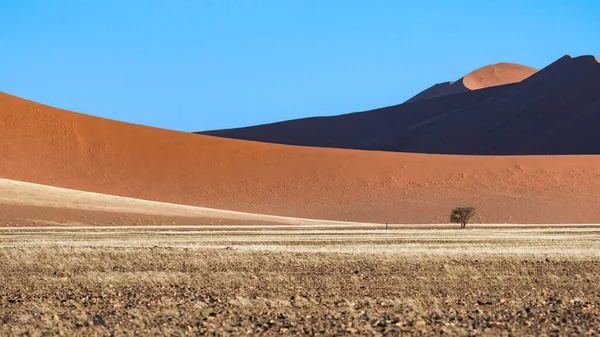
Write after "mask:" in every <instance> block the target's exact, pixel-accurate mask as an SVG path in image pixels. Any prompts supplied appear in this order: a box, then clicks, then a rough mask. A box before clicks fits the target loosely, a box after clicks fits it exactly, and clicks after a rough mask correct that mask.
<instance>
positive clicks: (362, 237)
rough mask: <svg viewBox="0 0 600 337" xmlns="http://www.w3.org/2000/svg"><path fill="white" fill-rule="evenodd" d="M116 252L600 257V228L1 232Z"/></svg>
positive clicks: (3, 242)
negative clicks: (167, 250)
mask: <svg viewBox="0 0 600 337" xmlns="http://www.w3.org/2000/svg"><path fill="white" fill-rule="evenodd" d="M10 247H13V248H22V249H24V248H27V247H38V248H39V247H78V248H86V247H87V248H98V247H113V248H114V247H122V248H148V247H150V248H152V247H172V248H177V249H183V248H188V249H194V250H197V249H227V250H232V249H233V250H239V251H272V252H290V253H345V254H395V255H397V254H400V255H409V256H419V257H426V256H455V257H460V256H464V255H473V256H480V257H485V256H493V255H518V256H522V255H530V256H538V257H539V256H562V257H563V258H565V257H571V258H577V257H588V258H589V257H600V226H589V227H587V228H568V227H563V228H557V227H554V228H526V229H524V228H475V229H467V230H459V229H447V228H446V229H439V228H438V229H435V228H430V229H393V230H383V229H380V230H373V229H371V230H365V229H358V230H357V229H354V230H353V229H345V230H329V229H325V230H324V229H301V230H298V229H296V230H280V229H268V228H258V229H253V227H246V228H245V229H243V230H238V231H230V230H223V229H220V230H219V229H215V228H213V229H212V230H206V229H203V228H196V230H191V229H189V228H179V227H170V228H165V227H162V228H159V229H158V230H157V229H156V228H152V227H144V226H141V227H129V228H125V227H118V226H117V227H110V228H96V227H77V228H71V227H61V228H48V227H39V228H1V229H0V248H10Z"/></svg>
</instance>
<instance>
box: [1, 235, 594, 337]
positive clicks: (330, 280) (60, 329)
mask: <svg viewBox="0 0 600 337" xmlns="http://www.w3.org/2000/svg"><path fill="white" fill-rule="evenodd" d="M411 233H412V235H411ZM517 233H518V231H517V230H498V232H497V233H496V234H497V235H494V232H493V231H490V230H487V231H443V230H430V231H425V230H422V231H388V232H385V231H354V232H347V231H335V232H327V231H314V232H306V231H305V232H292V231H278V232H264V231H257V232H251V231H246V232H241V233H231V232H194V231H188V232H160V233H159V232H153V231H115V232H102V231H99V232H91V231H60V232H52V233H51V232H44V231H21V232H18V231H17V232H15V231H12V232H3V233H2V234H0V261H2V263H1V264H0V335H32V336H37V335H55V334H61V333H62V334H64V335H85V336H90V335H91V336H93V335H102V336H103V335H118V336H121V335H184V334H189V335H198V334H212V335H239V334H253V335H254V334H265V335H280V334H317V335H331V334H353V333H357V334H363V335H374V334H383V335H397V334H401V333H404V334H415V335H419V334H421V335H431V334H436V335H439V334H450V335H468V334H470V335H487V336H497V335H507V334H512V335H539V334H542V335H544V334H545V335H559V334H560V335H585V334H589V335H593V334H597V331H598V329H599V326H600V316H599V315H598V314H599V313H600V311H599V310H598V307H599V306H600V258H599V257H598V252H599V251H600V249H599V248H598V243H597V240H596V235H598V234H597V233H596V231H595V230H591V229H590V230H584V229H564V230H542V229H539V230H528V231H524V232H522V235H521V236H520V237H519V236H518V235H517ZM478 235H480V236H481V238H480V240H477V236H478ZM461 236H462V237H463V239H464V242H461V241H460V239H461ZM277 238H279V240H278V239H277ZM234 239H235V240H234ZM353 240H355V241H353ZM594 240H596V242H593V241H594ZM434 245H437V247H438V248H437V249H441V250H440V251H439V252H438V253H437V254H425V255H423V254H421V253H420V252H421V250H422V249H425V248H427V247H429V248H432V247H433V246H434ZM459 245H464V246H474V247H479V248H481V249H484V248H485V249H489V251H485V250H482V251H481V252H475V251H471V250H464V251H455V252H454V253H448V251H453V250H456V249H457V247H458V246H459ZM553 245H558V247H559V249H556V250H554V251H552V252H551V253H547V249H549V247H551V246H553ZM569 245H572V246H574V247H575V248H576V249H577V252H576V251H569V250H566V251H564V252H561V249H563V250H564V248H565V247H568V246H569ZM585 245H591V248H590V249H587V250H585V249H583V246H585ZM228 246H232V247H228ZM261 246H262V247H263V248H268V247H278V248H279V249H277V250H275V249H271V248H269V249H270V250H269V249H267V250H265V249H261ZM580 246H581V247H580ZM248 247H251V249H250V248H248ZM297 247H304V248H307V249H308V248H311V247H312V248H313V249H318V250H320V251H310V250H308V251H300V252H295V251H293V250H294V249H295V248H297ZM353 247H354V249H353ZM356 247H360V249H358V248H356ZM369 247H370V249H369ZM390 247H392V248H390ZM393 247H396V248H393ZM398 247H405V248H404V249H403V250H401V249H399V248H398ZM423 247H425V248H423ZM503 247H504V250H502V248H503ZM340 248H344V249H346V251H347V252H343V253H342V252H340V251H343V250H340ZM410 249H414V251H411V250H410ZM444 249H446V251H444ZM527 250H529V251H527ZM515 251H517V252H519V253H518V254H517V253H515Z"/></svg>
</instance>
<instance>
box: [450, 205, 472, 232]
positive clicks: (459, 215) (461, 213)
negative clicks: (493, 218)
mask: <svg viewBox="0 0 600 337" xmlns="http://www.w3.org/2000/svg"><path fill="white" fill-rule="evenodd" d="M473 215H475V208H474V207H457V208H455V209H453V210H452V213H450V222H452V223H459V224H460V228H461V229H462V228H465V227H467V223H469V220H470V219H471V218H472V217H473Z"/></svg>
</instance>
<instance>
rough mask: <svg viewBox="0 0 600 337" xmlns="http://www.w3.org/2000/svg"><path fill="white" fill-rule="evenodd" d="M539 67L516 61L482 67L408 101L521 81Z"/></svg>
mask: <svg viewBox="0 0 600 337" xmlns="http://www.w3.org/2000/svg"><path fill="white" fill-rule="evenodd" d="M536 72H537V69H535V68H531V67H528V66H524V65H520V64H514V63H497V64H492V65H489V66H485V67H481V68H479V69H477V70H475V71H473V72H471V73H469V74H467V75H465V76H464V77H462V78H461V79H459V80H458V81H456V82H445V83H438V84H436V85H434V86H432V87H430V88H429V89H426V90H424V91H422V92H420V93H418V94H417V95H415V96H414V97H413V98H411V99H409V100H408V101H407V102H414V101H418V100H421V99H429V98H434V97H440V96H446V95H453V94H458V93H461V92H468V91H471V90H479V89H483V88H489V87H495V86H499V85H504V84H511V83H516V82H521V81H522V80H524V79H526V78H527V77H529V76H531V75H533V74H535V73H536Z"/></svg>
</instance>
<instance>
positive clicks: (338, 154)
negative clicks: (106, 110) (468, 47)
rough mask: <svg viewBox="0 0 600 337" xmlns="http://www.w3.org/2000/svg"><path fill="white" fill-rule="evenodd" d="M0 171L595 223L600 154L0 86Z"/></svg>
mask: <svg viewBox="0 0 600 337" xmlns="http://www.w3.org/2000/svg"><path fill="white" fill-rule="evenodd" d="M0 177H2V178H7V179H15V180H22V181H28V182H35V183H41V184H46V185H53V186H59V187H66V188H73V189H80V190H84V191H93V192H100V193H107V194H114V195H121V196H129V197H136V198H143V199H149V200H158V201H165V202H172V203H180V204H186V205H196V206H204V207H211V208H219V209H227V210H237V211H245V212H252V213H264V214H275V215H284V216H295V217H308V218H321V219H333V220H349V221H368V222H394V223H432V222H434V223H439V222H445V221H446V220H447V216H448V213H449V210H450V208H451V207H453V206H457V205H472V206H475V207H477V209H478V218H477V219H476V220H475V221H479V222H495V223H498V222H509V223H511V222H512V223H597V222H600V213H599V211H598V205H600V156H528V157H518V156H513V157H491V156H489V157H479V156H452V155H423V154H406V153H388V152H376V151H356V150H340V149H326V148H311V147H294V146H286V145H277V144H266V143H257V142H250V141H240V140H231V139H222V138H217V137H211V136H204V135H197V134H188V133H181V132H175V131H168V130H163V129H155V128H150V127H144V126H139V125H132V124H127V123H121V122H116V121H111V120H106V119H101V118H96V117H91V116H87V115H82V114H78V113H73V112H69V111H65V110H60V109H56V108H52V107H48V106H44V105H41V104H37V103H34V102H30V101H27V100H23V99H20V98H17V97H14V96H10V95H7V94H0Z"/></svg>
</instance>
